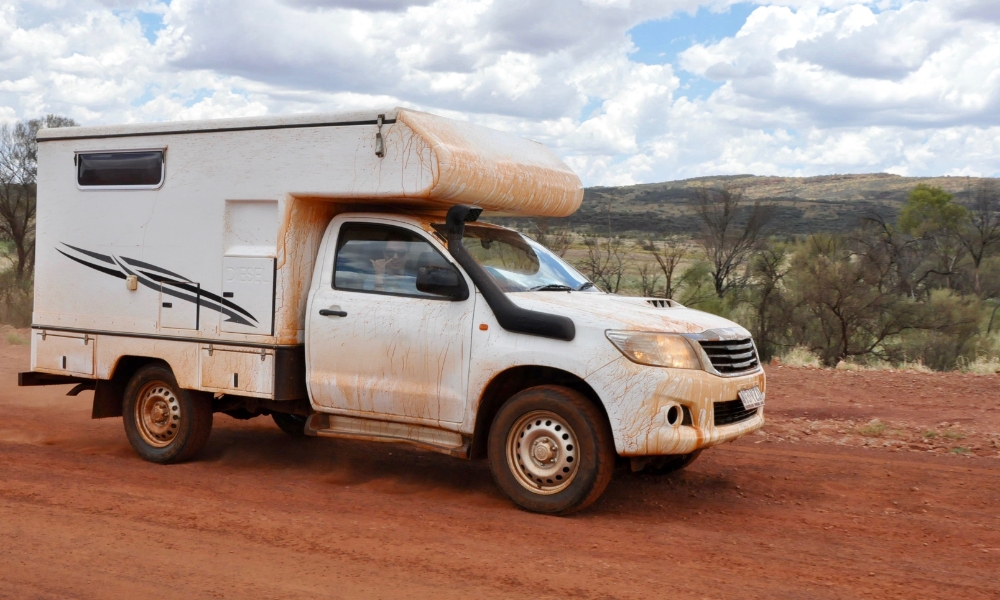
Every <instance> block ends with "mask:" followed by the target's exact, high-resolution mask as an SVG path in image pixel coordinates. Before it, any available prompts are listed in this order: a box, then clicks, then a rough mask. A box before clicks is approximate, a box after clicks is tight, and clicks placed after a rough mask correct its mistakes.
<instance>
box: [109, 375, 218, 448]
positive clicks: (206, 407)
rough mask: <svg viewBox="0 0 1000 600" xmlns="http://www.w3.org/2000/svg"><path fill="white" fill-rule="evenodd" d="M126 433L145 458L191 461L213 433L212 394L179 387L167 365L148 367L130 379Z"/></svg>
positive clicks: (124, 413) (125, 403)
mask: <svg viewBox="0 0 1000 600" xmlns="http://www.w3.org/2000/svg"><path fill="white" fill-rule="evenodd" d="M122 416H123V421H124V422H125V435H126V436H127V437H128V441H129V443H130V444H132V448H134V449H135V451H136V453H137V454H138V455H139V456H141V457H142V458H143V459H145V460H148V461H150V462H154V463H160V464H170V463H178V462H183V461H185V460H190V459H192V458H194V457H195V455H197V454H198V452H200V451H201V449H202V448H204V447H205V442H207V441H208V436H209V434H210V433H211V432H212V403H211V396H210V395H207V394H202V393H199V392H195V391H191V390H182V389H180V388H179V387H177V380H176V379H174V374H173V373H172V372H171V371H170V369H169V368H167V367H166V366H163V365H148V366H145V367H143V368H141V369H139V371H137V372H136V374H135V375H133V376H132V379H131V380H130V381H129V383H128V386H127V387H126V388H125V397H124V399H123V400H122Z"/></svg>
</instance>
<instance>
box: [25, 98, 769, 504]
mask: <svg viewBox="0 0 1000 600" xmlns="http://www.w3.org/2000/svg"><path fill="white" fill-rule="evenodd" d="M389 114H390V117H391V118H386V115H385V114H378V116H377V119H370V120H364V119H360V120H359V119H358V118H356V117H354V116H349V118H348V117H342V120H341V121H331V120H330V119H321V118H313V120H311V121H309V120H307V121H306V122H304V123H292V124H288V123H284V122H282V123H273V122H272V123H264V124H259V123H258V124H247V123H244V122H232V123H229V124H224V125H225V126H219V125H218V124H216V123H208V124H205V123H198V124H197V125H195V126H190V127H189V128H187V129H183V130H176V131H174V130H166V129H165V126H162V125H157V126H146V128H145V129H142V128H139V129H133V130H129V129H124V130H121V131H119V130H114V131H112V132H111V133H109V132H108V131H104V130H97V131H93V130H90V131H88V128H81V130H79V131H76V132H74V131H70V132H68V134H67V132H65V131H63V130H60V131H61V132H62V135H64V136H65V137H64V138H58V139H55V138H52V139H51V140H50V141H51V142H59V143H58V144H57V143H47V144H41V145H40V148H41V149H42V150H41V151H40V159H39V164H40V167H39V182H40V183H39V224H38V230H39V235H38V240H39V248H40V250H39V261H38V274H37V281H38V285H37V288H36V307H35V315H34V320H35V325H34V326H33V328H34V330H35V331H34V333H33V336H32V370H31V371H30V372H26V373H22V374H21V379H20V383H21V384H22V385H53V384H65V383H74V384H76V387H74V388H73V390H72V391H71V392H70V393H71V394H73V395H75V394H79V393H81V392H82V391H85V390H94V413H93V414H94V417H95V418H102V417H117V416H121V417H123V422H124V426H125V431H126V435H127V436H128V439H129V441H130V443H131V444H132V446H133V447H134V448H135V450H136V451H137V453H138V454H139V455H140V456H142V457H143V458H145V459H147V460H150V461H154V462H159V463H172V462H178V461H182V460H187V459H190V458H193V457H194V456H196V455H197V453H198V451H199V450H200V449H201V448H202V447H203V446H204V444H205V443H206V441H207V439H208V437H209V434H210V431H211V427H212V419H213V414H215V413H225V414H228V415H230V416H233V417H237V418H254V417H258V416H267V415H270V416H271V417H272V418H273V419H274V420H275V422H276V423H277V424H278V426H279V427H281V428H282V430H284V431H286V432H287V433H289V434H292V435H310V436H318V437H335V438H350V439H359V440H369V441H381V442H397V443H407V444H412V445H416V446H419V447H421V448H424V449H428V450H433V451H436V452H442V453H445V454H449V455H451V456H455V457H457V458H466V459H486V460H487V461H488V463H489V466H490V469H491V471H492V473H493V475H494V478H495V480H496V482H497V484H498V486H499V487H500V488H501V490H503V492H504V493H505V494H506V495H507V496H509V497H510V498H511V499H512V500H513V501H514V502H515V503H516V504H517V505H518V506H519V507H521V508H524V509H526V510H531V511H536V512H541V513H546V514H557V515H562V514H568V513H571V512H574V511H577V510H580V509H582V508H585V507H586V506H588V505H589V504H591V503H592V502H594V501H595V500H596V499H597V498H598V497H599V496H600V495H601V493H602V492H603V491H604V489H605V488H606V486H607V485H608V483H609V481H610V479H611V476H612V473H613V471H614V468H615V466H616V464H621V463H628V464H630V465H631V467H632V468H633V469H634V470H640V469H642V470H646V471H648V472H652V473H669V472H672V471H675V470H677V469H680V468H683V467H685V466H686V465H687V464H689V463H690V462H691V461H693V460H694V459H695V458H696V457H697V456H698V454H699V453H700V452H701V451H702V450H703V449H705V448H708V447H710V446H713V445H717V444H720V443H723V442H726V441H731V440H734V439H736V438H739V437H741V436H743V435H746V434H748V433H751V432H753V431H756V430H757V429H759V428H760V427H761V426H762V425H763V422H764V416H763V403H764V392H765V377H764V372H763V369H762V368H761V365H760V363H759V361H758V357H757V352H756V348H755V346H754V343H753V340H752V339H751V336H750V333H749V332H748V331H747V330H745V329H744V328H742V327H740V326H739V325H737V324H735V323H733V322H731V321H728V320H726V319H723V318H721V317H718V316H715V315H711V314H708V313H704V312H701V311H697V310H692V309H689V308H686V307H684V306H681V305H680V304H678V303H677V302H674V301H673V300H670V299H663V298H635V297H625V296H620V295H616V294H610V293H607V292H605V291H603V290H601V289H599V287H598V286H596V285H594V284H593V283H592V282H590V281H589V280H588V279H587V278H586V277H584V276H583V275H582V274H581V273H579V272H578V271H577V270H576V269H575V268H573V267H572V266H571V265H570V264H569V263H567V262H566V261H565V260H563V259H562V258H561V257H560V256H558V255H557V254H555V253H553V252H551V251H550V250H548V249H547V248H545V247H543V246H542V245H540V244H538V243H537V242H536V241H534V240H532V239H531V238H529V237H526V236H524V235H522V234H521V233H519V232H517V231H515V230H513V229H509V228H505V227H501V226H498V225H495V224H490V223H487V222H482V221H481V219H480V215H481V214H482V213H483V209H484V208H485V209H486V210H487V214H489V212H490V211H493V212H495V213H497V214H511V213H515V214H529V215H531V214H534V215H556V216H558V215H565V214H569V213H571V212H572V211H573V210H575V208H576V206H579V202H580V200H581V198H582V189H581V186H580V183H579V179H578V178H576V176H575V175H573V174H572V172H571V171H569V170H568V168H566V167H565V165H562V163H561V162H559V161H558V159H556V158H555V157H553V156H552V155H551V153H549V152H548V151H547V150H546V149H544V147H541V146H540V145H537V144H534V143H531V142H526V141H525V140H520V139H519V138H512V136H506V134H499V132H491V131H489V130H483V128H475V127H474V126H470V125H467V124H456V123H453V122H449V121H448V120H443V119H441V118H440V117H433V116H430V115H423V114H422V113H412V111H403V110H402V109H396V110H395V111H392V112H391V113H389ZM331 123H333V125H331ZM359 123H360V124H361V125H359ZM390 126H391V128H390V129H387V130H385V131H383V127H390ZM286 129H287V130H294V131H292V134H294V135H292V134H289V133H288V132H287V131H285V130H286ZM313 129H315V130H316V132H315V135H316V136H317V139H316V140H313V141H312V142H310V141H309V140H306V141H303V137H304V136H305V137H307V136H308V135H311V134H310V132H311V131H312V130H313ZM373 130H374V133H375V136H372V133H373ZM248 131H249V132H255V131H260V132H261V133H260V135H261V136H263V137H260V138H259V139H258V138H255V137H253V136H249V135H247V132H248ZM265 132H266V133H265ZM229 134H231V135H232V138H231V139H227V138H226V137H225V136H226V135H229ZM47 135H52V134H47ZM116 135H120V136H123V137H127V138H128V139H129V140H132V139H136V138H140V139H136V141H134V142H131V141H129V142H124V141H121V140H120V139H118V140H116V139H115V137H116ZM283 135H285V136H287V137H281V136H283ZM165 136H177V137H176V138H170V140H171V141H172V142H173V145H172V146H171V147H170V149H169V153H170V154H173V155H174V157H173V158H172V160H173V163H172V165H173V166H172V171H168V170H167V167H166V160H167V159H166V156H168V150H166V146H167V144H166V143H165V142H163V141H161V140H163V139H165ZM240 136H242V137H240ZM141 138H145V139H141ZM109 140H110V141H109ZM39 141H40V142H45V141H46V140H44V139H41V138H40V139H39ZM129 143H131V144H132V145H133V146H135V148H127V147H126V148H124V149H123V146H127V145H128V144H129ZM368 143H371V144H372V146H373V148H371V149H372V150H373V152H371V153H369V152H367V151H366V152H363V153H359V150H358V148H363V147H364V145H365V144H368ZM421 144H423V146H421ZM220 145H221V146H222V147H223V148H222V149H223V150H225V151H226V152H227V155H226V156H227V158H226V161H230V162H232V161H234V160H236V159H234V158H233V157H232V154H233V153H234V152H236V153H238V152H239V150H236V148H243V147H244V146H246V156H247V158H246V160H247V161H251V162H252V161H267V160H274V161H278V160H283V161H285V163H284V164H295V165H297V168H299V169H300V174H299V175H295V174H294V173H292V174H289V175H287V181H284V182H274V181H273V180H271V179H267V180H265V179H261V180H259V181H249V182H246V181H244V180H243V179H235V180H234V181H236V182H237V183H238V185H237V183H234V184H232V185H233V186H235V187H232V186H231V187H229V188H225V189H223V188H220V189H219V190H216V191H215V192H212V193H213V194H216V195H218V196H221V200H219V201H218V202H214V201H212V202H209V201H206V200H199V199H198V198H196V197H192V192H191V191H192V190H198V189H209V188H211V187H212V186H213V185H216V186H218V185H222V184H220V183H218V182H219V179H218V177H217V175H218V173H219V172H220V171H221V172H223V173H225V172H227V171H226V169H230V170H231V172H232V173H237V172H238V173H239V174H241V175H240V177H243V175H242V174H245V173H248V172H255V170H256V169H258V168H260V169H262V168H263V167H264V166H266V165H265V164H264V163H261V164H258V165H256V166H255V165H253V164H251V165H250V167H254V168H249V167H248V165H247V164H245V163H243V162H240V163H239V164H238V169H237V167H236V166H233V165H230V162H225V161H222V162H219V163H217V164H213V163H212V162H211V159H214V154H213V149H216V150H218V149H219V147H220ZM317 147H321V148H333V149H339V150H338V151H341V152H342V153H343V156H342V157H341V158H340V159H338V160H333V159H331V157H330V156H325V155H324V156H320V157H319V158H316V155H317V151H316V150H315V148H317ZM149 148H153V149H154V150H153V151H150V150H149ZM157 148H162V149H159V150H157ZM290 150H295V151H299V152H300V154H299V155H297V157H293V158H294V160H292V159H290V158H288V156H287V154H288V152H289V151H290ZM156 152H159V155H158V156H159V158H158V159H157V158H156V156H152V158H151V155H155V153H156ZM268 152H272V153H273V154H272V158H269V157H268V155H267V153H268ZM71 153H72V154H73V161H74V164H75V165H76V167H77V168H76V174H77V177H76V182H75V183H76V186H75V189H74V188H73V187H72V186H71V185H70V183H71V182H72V180H71V179H69V178H68V177H66V176H65V174H64V173H62V171H58V169H61V168H64V167H65V163H66V162H68V161H67V160H66V159H67V157H68V156H69V155H70V154H71ZM407 153H411V154H412V156H411V155H410V154H407ZM139 155H141V158H142V160H143V161H145V162H144V163H143V165H146V166H145V167H144V168H146V169H147V172H148V174H149V180H148V181H146V182H145V183H141V182H140V183H141V185H139V184H136V183H135V181H133V180H129V179H127V177H126V178H125V179H123V180H122V181H125V184H123V185H122V186H121V187H120V188H116V187H115V181H117V180H116V179H115V177H116V176H117V175H115V173H116V171H115V169H119V170H122V169H124V167H122V166H121V165H126V166H128V165H129V161H130V160H133V159H134V160H138V158H136V157H139ZM106 157H111V158H106ZM102 160H104V161H106V162H105V163H101V161H102ZM155 160H159V161H160V162H159V163H155V162H151V161H155ZM349 160H353V162H352V163H351V162H348V161H349ZM310 161H320V162H314V163H310ZM517 161H520V162H517ZM102 164H106V165H111V166H110V167H107V168H108V169H109V172H110V173H111V174H108V173H105V174H103V175H102V174H100V173H99V174H98V175H94V174H93V173H84V166H81V165H91V166H88V167H86V168H88V169H96V170H99V169H100V168H102V167H101V165H102ZM93 165H97V166H93ZM206 165H207V166H206ZM220 165H221V166H220ZM227 165H230V166H227ZM326 165H343V167H344V168H343V169H342V171H341V172H337V173H333V174H329V175H327V176H326V177H327V178H326V179H317V180H315V181H313V182H312V183H311V184H310V185H313V186H314V188H315V189H307V188H300V189H305V191H298V192H294V193H293V192H288V191H287V188H288V187H291V186H294V185H300V186H301V185H305V184H303V181H305V180H306V179H307V178H308V177H311V176H314V173H315V172H316V170H318V169H321V168H324V166H326ZM369 166H370V167H371V168H369ZM407 169H410V170H407ZM411 171H412V172H411ZM122 172H124V171H122ZM128 172H129V173H131V172H132V171H128ZM168 172H169V173H170V174H171V177H167V175H166V174H167V173H168ZM359 173H360V175H359ZM373 173H374V175H373ZM386 173H388V175H386ZM428 173H429V174H428ZM208 174H212V175H213V176H216V178H215V179H210V178H208ZM119 175H120V173H119ZM129 176H131V175H129ZM86 177H91V179H92V180H96V181H98V182H99V183H100V185H98V186H94V189H93V190H91V189H90V188H88V186H87V185H86V182H87V181H90V180H88V179H86ZM95 177H96V179H94V178H95ZM185 178H187V179H185ZM449 178H450V179H449ZM154 179H156V181H153V180H154ZM400 181H401V182H402V184H401V185H402V187H400V188H394V189H389V188H391V186H392V185H397V184H399V182H400ZM387 182H388V183H387ZM421 182H423V183H421ZM251 184H252V185H251ZM421 185H425V186H427V187H426V188H421V187H420V186H421ZM268 186H270V188H268ZM365 186H368V187H365ZM408 186H409V187H408ZM532 186H534V187H532ZM244 187H245V188H246V189H249V190H253V192H247V191H245V190H243V191H241V190H242V189H243V188H244ZM269 189H270V191H268V190H269ZM283 189H284V190H286V191H281V190H283ZM387 189H388V191H387ZM317 190H320V191H317ZM251 193H253V194H257V195H259V196H262V197H263V198H254V197H253V196H251V195H250V194H251ZM379 194H383V197H380V196H379ZM194 195H195V196H197V194H194ZM269 197H274V199H273V200H269V199H268V198H269ZM213 202H214V203H213ZM192 211H200V212H199V213H198V214H201V215H205V217H204V222H201V221H199V224H198V226H197V228H196V229H197V230H196V231H193V232H191V233H190V235H187V232H186V231H185V225H183V223H185V218H186V217H189V216H190V214H191V213H192ZM84 215H90V216H89V217H86V218H84ZM95 215H97V216H95ZM115 218H117V219H118V220H119V221H120V222H121V226H120V227H119V229H120V233H119V234H118V235H117V237H115V236H112V239H111V241H107V240H103V241H102V240H100V239H98V238H97V237H96V236H95V234H94V233H93V232H92V231H91V230H90V229H88V227H87V223H88V222H89V223H93V222H95V221H98V222H99V221H101V219H105V221H106V223H113V222H114V221H113V219H115ZM139 225H141V227H143V228H145V229H141V228H140V230H139V231H133V230H134V229H136V227H138V226H139ZM116 227H118V226H117V225H113V226H110V227H109V228H110V229H111V230H114V229H115V228H116ZM216 230H217V233H213V232H215V231H216ZM88 236H90V237H89V238H88ZM185 236H186V237H185ZM213 236H214V237H213ZM206 240H208V243H204V242H205V241H206ZM213 240H215V241H213ZM199 243H203V247H202V248H200V249H198V248H195V249H193V250H192V249H191V248H189V247H188V246H190V245H194V244H199ZM218 247H222V249H223V252H222V255H221V256H219V257H218V258H211V259H209V258H198V257H199V256H200V257H206V256H211V249H212V248H218ZM206 248H207V250H206ZM198 252H201V254H198ZM199 269H200V271H199ZM213 273H218V274H219V275H214V274H213ZM150 307H152V308H155V313H154V312H153V311H152V310H150Z"/></svg>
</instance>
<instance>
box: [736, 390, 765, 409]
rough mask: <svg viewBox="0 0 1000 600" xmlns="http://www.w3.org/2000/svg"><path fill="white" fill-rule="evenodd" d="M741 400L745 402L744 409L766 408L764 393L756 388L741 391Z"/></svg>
mask: <svg viewBox="0 0 1000 600" xmlns="http://www.w3.org/2000/svg"><path fill="white" fill-rule="evenodd" d="M740 400H742V401H743V408H745V409H746V410H751V409H754V408H759V407H761V406H764V392H762V391H760V388H759V387H757V386H754V387H752V388H750V389H748V390H740Z"/></svg>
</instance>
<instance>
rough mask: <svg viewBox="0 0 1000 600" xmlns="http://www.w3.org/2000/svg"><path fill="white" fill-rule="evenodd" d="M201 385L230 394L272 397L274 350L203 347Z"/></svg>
mask: <svg viewBox="0 0 1000 600" xmlns="http://www.w3.org/2000/svg"><path fill="white" fill-rule="evenodd" d="M201 387H202V389H211V390H216V391H219V392H229V393H231V394H250V395H254V396H265V397H270V396H271V394H272V392H273V391H274V351H273V350H266V349H260V350H257V349H253V348H240V349H235V348H230V349H225V350H220V349H219V348H217V347H212V346H208V347H204V346H203V347H202V349H201Z"/></svg>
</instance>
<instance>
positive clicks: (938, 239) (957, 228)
mask: <svg viewBox="0 0 1000 600" xmlns="http://www.w3.org/2000/svg"><path fill="white" fill-rule="evenodd" d="M968 220H969V211H968V210H966V208H965V207H964V206H962V205H960V204H956V203H955V202H953V198H952V195H951V194H949V193H948V192H945V191H944V190H942V189H941V188H939V187H933V186H929V185H926V184H920V185H918V186H917V187H915V188H913V190H912V191H911V192H910V196H909V198H908V199H907V202H906V206H904V207H903V210H902V211H900V213H899V229H900V231H902V232H903V233H906V234H909V235H911V236H913V237H914V238H917V239H919V240H921V241H922V242H923V243H924V244H925V245H927V246H928V249H927V250H928V254H929V255H932V256H933V257H934V258H933V266H931V267H930V268H928V269H926V275H931V274H934V275H939V276H941V277H944V278H945V281H946V284H947V287H952V275H953V274H954V272H955V266H956V264H957V263H958V261H959V259H960V258H961V256H962V251H963V244H962V240H961V236H960V234H961V232H962V231H963V228H964V227H965V225H966V223H967V222H968Z"/></svg>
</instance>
